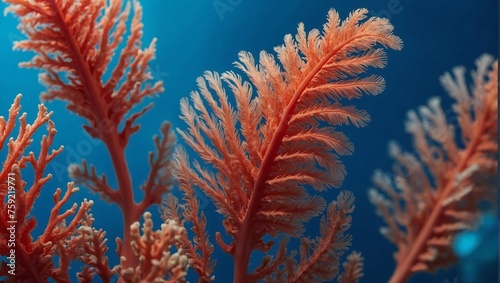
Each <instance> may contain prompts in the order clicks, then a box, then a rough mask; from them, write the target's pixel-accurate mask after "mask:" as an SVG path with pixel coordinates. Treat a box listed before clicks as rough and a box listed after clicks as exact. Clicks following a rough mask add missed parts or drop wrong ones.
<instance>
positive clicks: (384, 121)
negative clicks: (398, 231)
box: [0, 0, 498, 282]
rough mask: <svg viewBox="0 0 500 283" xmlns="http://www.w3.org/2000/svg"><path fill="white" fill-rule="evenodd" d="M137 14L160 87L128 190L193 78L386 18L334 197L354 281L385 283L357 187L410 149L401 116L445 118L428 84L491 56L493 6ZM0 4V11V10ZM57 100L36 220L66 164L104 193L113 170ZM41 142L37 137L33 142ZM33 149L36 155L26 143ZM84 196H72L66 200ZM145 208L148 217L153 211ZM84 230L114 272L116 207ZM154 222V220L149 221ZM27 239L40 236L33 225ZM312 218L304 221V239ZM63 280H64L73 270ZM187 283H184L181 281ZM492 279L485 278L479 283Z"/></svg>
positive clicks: (380, 3) (215, 219) (18, 85)
mask: <svg viewBox="0 0 500 283" xmlns="http://www.w3.org/2000/svg"><path fill="white" fill-rule="evenodd" d="M142 2H143V3H142V4H143V6H144V20H143V22H144V25H145V27H144V40H143V42H144V43H149V41H150V40H151V39H152V38H153V37H156V38H158V45H157V54H156V57H157V59H156V60H155V61H153V63H152V64H151V68H152V70H153V75H154V76H156V77H159V78H160V79H162V80H164V83H165V89H166V91H165V93H163V94H161V95H160V96H159V97H157V98H156V99H155V100H154V102H155V107H154V108H153V109H152V110H151V111H149V112H148V113H147V114H146V115H145V116H144V117H142V118H141V119H140V123H141V126H142V129H141V131H140V132H139V134H136V135H135V136H134V137H133V138H132V140H131V144H130V145H129V147H128V149H129V150H128V153H127V154H128V155H127V158H128V160H129V166H130V169H131V172H133V176H132V177H133V180H134V184H135V187H136V188H137V187H138V186H139V185H140V184H141V183H142V182H143V180H144V179H145V178H146V177H147V173H148V170H149V168H148V164H147V152H148V151H150V150H152V149H153V144H152V140H151V137H152V136H153V135H154V134H156V133H157V132H158V129H159V126H160V124H161V122H162V121H164V120H168V121H171V122H172V123H173V125H174V127H180V128H183V127H184V125H183V122H182V121H181V120H180V119H179V118H178V116H179V107H178V105H179V100H180V98H182V97H186V96H188V95H189V93H190V91H192V90H196V82H195V80H196V78H197V77H198V76H200V75H202V73H203V72H204V71H205V70H212V71H218V72H223V71H226V70H234V68H233V66H232V62H234V61H235V60H236V59H237V53H238V52H239V51H241V50H246V51H249V52H251V53H252V54H254V55H255V56H257V54H258V52H259V51H261V50H267V51H268V52H271V51H272V49H273V47H275V46H277V45H280V44H281V43H282V41H283V36H284V35H285V34H287V33H292V34H294V33H295V31H296V27H297V24H298V23H299V22H304V23H305V26H306V29H307V30H310V29H311V28H321V26H322V24H323V23H324V22H325V20H326V13H327V11H328V9H330V8H335V9H336V10H337V11H339V13H340V15H341V17H342V18H345V17H347V15H348V13H349V12H351V11H352V10H354V9H356V8H361V7H365V8H368V9H369V11H370V14H371V15H374V16H384V17H388V18H390V19H391V23H392V24H393V25H394V26H395V34H396V35H398V36H399V37H401V38H402V40H403V42H404V48H403V50H402V51H400V52H394V51H389V52H388V58H389V60H388V66H387V67H386V68H385V69H383V70H370V72H373V73H377V74H380V75H382V76H383V77H384V78H385V80H386V90H385V91H384V92H383V93H382V94H380V95H378V96H377V97H364V98H363V99H361V100H359V101H355V102H354V103H355V105H356V106H357V107H358V108H360V109H365V110H366V111H367V112H368V113H370V115H371V118H372V121H371V123H370V124H369V126H368V127H365V128H361V129H358V128H354V127H346V128H345V129H343V130H344V131H345V133H346V134H347V135H348V136H349V137H350V139H351V140H352V142H353V143H354V145H355V152H354V154H353V155H352V156H347V157H343V159H342V160H343V161H344V164H345V166H346V169H347V171H348V174H347V177H346V180H345V182H344V186H343V189H347V190H351V191H353V193H354V195H355V196H356V203H355V204H356V210H355V212H354V214H353V224H352V227H351V229H350V231H349V232H350V233H351V234H352V235H353V245H352V246H353V249H354V250H356V251H360V252H362V253H363V256H364V258H365V269H364V270H365V271H364V274H365V276H364V278H363V280H362V281H361V282H386V281H387V280H388V278H389V277H390V275H391V273H392V270H393V267H394V260H393V257H392V253H393V252H394V247H393V246H392V245H391V244H390V243H389V242H388V241H387V240H386V239H385V238H383V237H382V236H381V235H380V234H379V232H378V229H379V227H380V226H382V225H383V222H382V220H381V219H380V218H379V217H378V216H376V215H375V213H374V207H373V206H372V205H371V204H370V203H369V201H368V197H367V190H368V188H370V187H371V181H370V180H371V175H372V173H373V171H374V170H375V169H377V168H382V169H383V170H390V169H391V164H392V161H391V160H390V159H389V158H388V157H387V151H386V149H387V142H388V141H390V140H397V141H399V142H400V143H401V144H402V146H403V148H406V149H411V141H410V139H409V137H408V136H407V135H406V134H405V133H404V120H405V117H406V112H407V111H408V110H410V109H415V108H417V107H418V106H420V105H423V104H425V103H426V102H427V100H428V99H429V98H430V97H433V96H441V97H442V98H443V99H442V100H443V107H444V108H445V109H447V107H448V109H449V107H450V103H451V102H450V100H449V99H448V98H447V96H446V94H445V92H444V91H443V90H442V88H441V86H440V85H439V76H440V75H442V74H443V73H444V72H446V71H449V70H451V69H452V68H453V67H454V66H457V65H464V66H466V67H467V69H468V70H471V69H473V67H474V65H473V63H474V60H475V59H476V58H478V57H479V56H480V55H481V54H482V53H490V54H493V55H494V56H495V57H497V56H498V14H497V13H498V1H494V0H485V1H481V2H478V1H472V0H463V1H451V0H443V1H432V2H431V1H421V0H376V1H356V2H355V3H351V2H348V1H333V0H330V1H326V0H318V1H305V0H302V1H299V0H289V1H285V0H275V1H264V0H256V1H250V0H210V1H200V0H189V1H175V0H161V1H160V0H148V1H142ZM2 7H4V6H2ZM16 25H17V20H16V19H14V18H13V17H12V15H8V16H7V17H1V18H0V30H1V31H2V32H1V34H0V38H2V40H1V42H2V43H1V44H0V60H1V62H2V68H0V89H1V92H2V93H1V96H0V102H1V103H0V108H1V109H0V111H1V112H0V113H1V115H6V114H7V109H8V106H9V105H10V104H11V103H12V101H13V99H14V97H15V96H16V95H17V93H22V94H23V99H22V101H21V102H22V105H23V111H26V112H28V113H29V117H31V118H29V119H28V120H30V121H32V120H33V119H34V117H35V115H36V105H37V104H38V103H39V94H40V93H41V92H42V91H43V90H44V87H43V86H41V85H39V84H38V82H37V75H38V71H37V70H27V69H19V68H18V67H17V64H18V62H20V61H25V60H29V59H30V58H31V57H32V55H33V54H30V53H22V52H14V51H12V42H13V41H15V40H20V39H22V38H23V35H22V34H21V33H20V32H19V31H17V29H16ZM64 105H65V104H64V103H63V102H60V101H56V102H51V103H48V104H47V106H48V107H49V109H50V110H52V111H54V112H55V113H54V116H53V120H54V121H55V123H56V127H57V129H58V132H59V134H58V136H57V138H56V141H55V145H60V144H62V145H64V146H65V151H64V152H63V153H62V154H61V155H60V156H59V157H58V158H57V159H56V160H55V162H54V163H53V164H52V165H51V168H49V169H48V171H49V172H51V173H52V174H53V175H54V178H53V180H52V181H51V182H50V183H49V185H47V186H46V187H45V189H44V191H42V195H41V196H40V198H39V199H38V201H37V203H36V206H35V210H34V211H33V213H34V215H36V216H37V218H38V219H46V217H47V215H48V213H47V212H48V210H49V209H50V208H51V207H52V203H53V202H52V194H53V190H54V189H55V188H56V187H64V186H65V184H66V183H67V182H68V181H69V177H68V174H67V171H66V167H67V165H69V164H70V163H74V162H79V161H80V160H81V159H82V158H84V159H86V160H88V161H89V163H92V164H94V165H95V166H96V167H97V169H98V170H99V171H100V172H103V173H107V175H108V176H110V179H111V184H113V182H114V180H113V177H112V176H113V174H114V173H113V170H112V168H111V167H110V162H109V160H108V159H107V158H105V157H106V156H107V152H106V149H105V147H104V146H103V145H102V144H100V143H98V142H96V141H94V140H92V139H91V138H90V137H89V136H88V135H87V134H85V133H84V131H83V129H82V128H81V127H80V126H79V125H81V124H82V123H83V122H84V121H83V120H82V119H80V118H78V117H75V115H73V114H69V113H68V112H67V111H66V109H65V108H64ZM39 134H41V133H39ZM34 149H36V146H34ZM337 194H338V191H335V190H331V191H329V192H328V193H327V194H325V195H324V197H325V198H327V199H329V200H332V199H334V198H335V197H336V195H337ZM84 197H87V198H94V199H96V198H97V196H95V195H92V194H90V193H88V192H87V191H86V189H81V192H80V193H79V194H78V195H76V196H75V198H74V199H73V200H74V201H75V202H76V201H78V202H79V201H81V199H82V198H84ZM202 204H205V205H206V211H205V212H206V214H207V218H208V219H209V220H208V221H209V222H208V229H209V233H210V236H211V239H212V240H214V232H215V231H217V230H219V229H221V225H220V220H221V218H220V216H219V215H217V213H216V212H214V211H213V206H212V205H211V204H209V203H206V202H203V200H202ZM156 210H157V208H151V211H153V212H156ZM93 214H94V216H95V218H96V222H95V226H96V227H98V228H104V229H105V230H106V231H107V237H108V239H110V240H109V243H110V252H109V257H110V260H111V262H112V263H117V260H118V259H117V257H116V255H115V253H114V252H113V251H114V249H115V246H114V240H113V239H114V238H115V237H117V236H121V231H122V227H121V223H120V221H121V218H120V214H119V210H118V208H117V207H116V206H113V205H109V204H107V203H104V202H100V201H96V204H95V205H94V207H93ZM156 221H157V222H156V224H159V221H160V220H159V218H156ZM40 222H41V223H40V227H39V228H38V229H37V230H36V232H37V231H38V232H39V231H41V228H43V227H42V226H43V220H42V221H40ZM317 223H318V222H317V219H314V221H313V223H311V230H312V231H316V230H314V229H317V228H316V227H317ZM214 256H215V258H216V259H217V267H216V273H215V275H216V282H231V280H232V274H231V272H229V271H230V270H232V260H231V258H230V257H229V256H228V255H226V254H224V253H223V252H221V251H220V249H218V247H217V246H216V252H215V254H214ZM74 268H75V272H76V268H77V267H76V266H75V267H74ZM457 278H459V272H458V270H457V269H456V268H450V269H448V270H445V271H439V272H438V273H436V274H432V275H429V274H419V275H416V276H414V277H413V278H412V279H411V280H410V282H460V281H457V280H458V279H457ZM190 281H191V282H195V279H193V277H190ZM490 282H495V281H490Z"/></svg>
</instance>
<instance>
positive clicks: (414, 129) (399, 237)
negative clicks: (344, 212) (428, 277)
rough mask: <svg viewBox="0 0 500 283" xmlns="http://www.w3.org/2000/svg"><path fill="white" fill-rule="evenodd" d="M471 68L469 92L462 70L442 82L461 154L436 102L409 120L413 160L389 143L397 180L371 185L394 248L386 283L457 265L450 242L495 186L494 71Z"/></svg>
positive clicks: (494, 66) (485, 63)
mask: <svg viewBox="0 0 500 283" xmlns="http://www.w3.org/2000/svg"><path fill="white" fill-rule="evenodd" d="M476 66H477V70H476V71H475V72H473V73H472V77H473V83H474V84H473V87H472V89H471V90H470V91H469V89H468V88H467V83H466V79H465V76H464V73H465V70H464V68H461V67H459V68H455V69H454V70H453V73H454V77H453V76H451V75H450V74H449V73H446V74H445V75H444V76H442V77H441V82H442V84H443V86H444V87H445V89H446V90H447V91H448V93H449V94H450V96H451V97H452V98H454V99H455V100H456V103H455V104H454V105H453V110H454V112H455V114H456V115H457V121H458V126H459V129H460V132H461V135H462V139H461V140H462V143H463V147H461V146H460V145H459V144H458V142H457V141H456V137H455V129H454V126H453V125H451V124H448V122H447V120H446V118H447V117H446V115H445V113H444V111H443V110H442V109H441V107H440V106H439V99H437V98H434V99H431V101H430V102H429V106H427V107H421V108H420V109H419V112H420V116H421V118H419V117H418V116H417V114H416V113H415V112H414V111H410V112H408V122H407V124H406V130H407V131H408V132H409V133H411V134H412V135H413V139H414V146H415V151H416V155H417V156H418V158H417V156H415V155H413V154H410V153H403V152H401V149H400V148H399V147H398V146H397V145H396V144H395V143H392V144H391V146H390V154H391V156H392V157H393V158H394V159H395V160H396V163H397V166H395V174H396V177H395V179H394V180H392V179H391V178H390V177H389V176H388V175H384V174H382V173H381V172H377V173H375V176H374V182H375V185H376V186H377V187H378V188H379V189H380V190H381V191H382V192H383V193H384V194H386V195H387V196H388V199H387V198H386V197H385V196H384V195H382V194H380V193H379V192H378V191H376V190H371V191H370V197H371V200H372V202H373V203H374V204H375V205H376V207H377V211H378V213H379V214H380V215H381V216H382V217H383V218H384V220H385V221H386V223H387V226H388V227H385V228H383V229H382V230H381V231H382V233H383V234H384V235H385V236H386V237H387V238H388V239H389V240H390V241H392V242H394V243H395V244H396V245H397V248H398V250H397V252H396V254H395V259H396V263H397V265H396V270H395V271H394V274H393V276H392V278H391V280H390V282H391V283H396V282H405V281H406V280H407V279H408V278H409V277H410V276H411V275H412V274H413V273H415V272H418V271H432V270H435V269H437V268H440V267H444V266H446V265H448V264H450V263H452V262H454V261H455V257H454V255H453V252H452V251H451V246H450V245H451V242H452V240H453V237H454V236H455V235H456V234H457V233H458V232H460V231H463V230H464V229H470V228H472V225H473V222H474V220H475V219H476V216H477V213H478V206H477V205H478V201H479V200H482V199H487V198H488V196H489V195H490V194H491V193H492V192H493V191H494V190H496V188H497V186H498V175H497V168H498V160H497V158H496V156H497V154H498V136H497V135H498V105H497V103H498V63H497V61H495V62H493V58H492V57H491V56H489V55H483V56H481V57H480V58H479V59H478V60H477V61H476Z"/></svg>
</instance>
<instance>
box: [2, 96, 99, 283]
mask: <svg viewBox="0 0 500 283" xmlns="http://www.w3.org/2000/svg"><path fill="white" fill-rule="evenodd" d="M20 99H21V95H18V96H17V97H16V99H15V101H14V104H12V106H11V108H10V111H9V117H8V119H7V120H5V119H4V117H0V150H3V149H4V145H5V141H7V139H8V138H9V137H10V136H11V134H12V131H13V130H14V128H15V120H16V119H17V118H18V116H19V111H20V108H21V106H20ZM51 115H52V112H47V109H46V108H45V106H43V105H40V106H39V108H38V115H37V117H36V119H35V121H34V122H33V124H27V122H26V114H23V115H21V117H20V118H19V122H20V126H19V132H18V135H17V137H16V138H13V137H11V138H10V139H9V140H8V142H7V144H8V148H7V155H6V159H5V162H3V167H2V170H1V172H0V179H1V180H4V181H6V182H5V183H2V185H1V186H0V197H1V199H2V201H1V202H0V212H1V217H0V254H1V255H3V256H6V257H7V260H8V261H7V262H2V265H1V267H0V270H1V274H7V275H8V276H9V279H10V281H12V282H46V281H47V280H48V279H49V278H51V279H53V280H55V281H56V282H68V281H69V274H68V269H69V263H70V261H71V260H73V259H77V257H78V255H79V251H81V241H80V240H79V237H78V226H79V225H80V224H81V223H82V220H83V219H84V218H85V215H86V214H87V213H88V211H89V210H90V207H91V206H92V203H93V202H92V201H87V200H84V201H83V202H82V203H81V204H80V206H78V205H77V204H76V203H75V204H73V206H71V208H69V209H67V210H65V211H64V210H63V206H64V205H66V204H67V203H68V201H69V198H70V197H71V196H72V195H73V194H74V193H75V192H76V191H78V189H77V188H75V187H74V186H73V183H68V186H67V188H66V190H65V192H64V193H63V191H62V190H61V189H57V190H56V192H55V193H54V207H53V208H52V209H51V210H50V217H49V220H48V223H47V224H46V226H45V229H44V231H43V233H42V234H41V235H39V236H38V237H37V238H36V240H34V239H33V237H34V235H32V233H33V229H35V227H36V226H37V224H38V223H37V221H36V219H35V217H33V216H31V215H30V212H31V210H32V209H33V205H34V203H35V202H36V199H37V197H38V196H39V195H40V193H41V191H42V189H43V187H44V186H46V184H47V182H48V181H49V180H50V178H51V175H50V174H49V175H45V173H44V172H45V169H46V167H47V164H48V163H49V162H50V161H52V160H53V159H54V158H55V157H56V156H57V155H58V154H59V153H60V152H61V151H62V147H60V148H59V149H57V150H52V151H50V148H51V146H52V143H53V140H54V136H55V134H56V129H55V127H54V123H53V122H52V121H51V120H50V116H51ZM44 125H46V126H47V132H48V135H46V136H43V138H42V141H41V143H40V146H41V149H40V153H39V154H38V156H36V155H35V153H34V152H29V153H27V152H26V151H27V149H28V148H29V146H30V144H31V143H32V141H33V140H32V137H33V135H34V134H35V132H36V131H38V130H39V129H40V128H41V127H42V126H44ZM28 166H31V167H32V168H33V171H34V179H33V182H32V183H31V186H27V183H26V182H25V181H24V180H23V178H22V174H21V173H22V172H23V171H24V170H25V169H26V168H27V167H28ZM72 215H73V217H72V218H71V216H72ZM57 257H59V261H58V265H55V262H54V259H55V258H57Z"/></svg>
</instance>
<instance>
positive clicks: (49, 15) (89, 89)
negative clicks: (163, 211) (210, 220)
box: [4, 0, 174, 265]
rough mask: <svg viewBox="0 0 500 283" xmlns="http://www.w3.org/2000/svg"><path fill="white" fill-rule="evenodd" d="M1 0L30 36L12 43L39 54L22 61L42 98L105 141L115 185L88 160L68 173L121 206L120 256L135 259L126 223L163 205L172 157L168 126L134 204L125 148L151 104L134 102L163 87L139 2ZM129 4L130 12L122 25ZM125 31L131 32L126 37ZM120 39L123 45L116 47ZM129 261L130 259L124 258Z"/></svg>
mask: <svg viewBox="0 0 500 283" xmlns="http://www.w3.org/2000/svg"><path fill="white" fill-rule="evenodd" d="M4 2H5V3H7V4H10V5H9V7H8V8H7V10H6V11H8V12H11V13H14V14H15V15H17V16H18V17H19V19H20V22H21V24H20V25H19V29H20V30H21V31H22V32H23V33H24V34H25V35H26V36H27V37H28V39H27V40H22V41H19V42H16V43H15V45H14V48H15V49H20V50H28V51H34V52H36V55H35V56H34V57H33V59H32V60H31V61H29V62H24V63H21V64H20V66H22V67H33V68H39V69H41V70H43V71H44V72H43V73H41V74H40V81H41V82H42V83H43V84H44V85H45V86H46V87H47V91H46V92H45V93H43V94H42V96H41V97H42V99H44V100H53V99H60V100H64V101H66V102H67V103H68V104H67V108H68V109H69V110H70V111H72V112H74V113H76V114H77V115H79V116H82V117H84V118H85V119H86V120H87V122H88V124H86V125H84V128H85V130H86V131H87V132H88V133H89V134H90V135H91V136H92V137H94V138H96V139H99V140H101V141H102V142H103V143H104V144H105V145H106V147H107V149H108V152H109V154H110V158H111V161H112V163H113V167H114V169H115V177H116V180H117V182H118V187H117V188H112V187H110V185H109V184H108V182H107V179H106V176H99V175H98V174H97V173H96V171H97V170H96V169H95V168H94V167H92V166H91V167H90V168H88V167H87V164H86V163H85V162H84V163H83V165H82V166H71V167H70V173H71V175H72V177H73V178H74V179H75V181H76V182H77V183H80V184H83V185H85V186H86V187H88V188H89V189H91V190H92V191H94V192H96V193H98V194H99V195H100V196H101V197H102V198H103V199H105V200H107V201H110V202H112V203H115V204H117V205H118V206H119V207H120V209H121V211H122V214H123V222H124V225H123V227H124V232H123V235H124V239H123V242H124V247H123V256H125V257H130V258H131V259H132V258H135V256H134V253H133V251H132V248H131V246H130V244H129V243H130V242H131V239H130V238H129V237H130V227H131V225H132V224H133V223H134V222H135V221H138V220H139V218H140V216H141V215H142V214H143V213H144V212H145V210H146V209H147V208H148V207H149V206H151V205H153V204H159V203H161V200H162V198H161V195H162V194H164V193H165V192H167V191H168V190H169V189H170V187H171V186H172V183H173V182H172V180H171V175H170V161H169V157H170V152H171V151H172V146H173V143H174V137H173V135H171V134H170V133H169V129H170V127H169V125H168V124H165V125H163V126H162V129H161V133H162V135H163V137H164V139H162V140H161V141H160V140H159V139H156V138H155V141H156V143H157V144H156V145H157V149H158V153H157V156H156V158H155V156H154V155H153V154H151V155H150V164H151V172H150V174H149V176H148V179H147V180H146V182H145V183H144V185H143V186H142V187H141V188H142V190H143V192H144V197H143V199H142V200H141V201H140V202H139V203H136V202H135V201H134V190H133V187H132V180H131V174H130V170H129V168H128V164H127V160H126V158H125V148H126V146H127V144H128V141H129V138H130V136H131V135H133V134H134V133H136V132H137V131H138V130H139V128H140V126H139V125H137V124H135V121H136V120H137V119H138V118H139V117H140V116H142V115H143V114H144V113H145V112H146V111H147V110H148V109H150V108H151V107H152V104H150V105H148V106H146V107H144V108H142V109H141V110H139V111H137V112H134V110H133V108H134V107H136V106H137V107H138V106H140V104H141V103H142V101H143V99H144V98H147V97H151V96H154V95H155V94H157V93H160V92H163V86H162V82H161V81H157V82H151V83H150V81H151V79H152V76H151V73H150V71H149V70H148V63H149V62H150V61H151V60H152V59H154V53H155V42H156V40H155V39H154V40H153V41H152V42H151V44H150V45H149V46H148V47H147V48H145V49H141V45H142V43H141V37H142V27H143V25H142V22H141V20H142V19H141V18H142V7H141V6H140V4H139V2H138V1H132V5H130V2H128V1H127V4H126V5H125V8H122V7H123V6H124V5H123V1H122V0H111V1H105V0H93V1H91V0H78V1H64V0H40V1H22V0H4ZM131 9H132V10H133V16H132V20H131V23H130V26H129V27H128V29H127V21H128V18H129V16H130V13H131ZM127 32H128V38H127V40H126V41H125V42H123V41H124V40H123V39H124V36H125V34H127ZM122 43H123V44H124V46H123V47H120V46H121V45H122ZM119 47H120V48H121V49H119ZM115 53H118V55H117V56H116V58H114V55H115ZM113 59H114V60H113ZM113 61H115V62H116V63H115V64H114V66H113V65H112V62H113ZM127 264H131V265H134V264H135V263H134V262H133V261H132V260H129V261H127Z"/></svg>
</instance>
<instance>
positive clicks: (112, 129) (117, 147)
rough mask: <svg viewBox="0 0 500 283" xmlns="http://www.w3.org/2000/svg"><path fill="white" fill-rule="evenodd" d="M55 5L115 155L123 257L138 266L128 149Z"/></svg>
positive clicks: (102, 129)
mask: <svg viewBox="0 0 500 283" xmlns="http://www.w3.org/2000/svg"><path fill="white" fill-rule="evenodd" d="M50 3H51V4H52V11H54V13H55V17H56V19H57V20H58V21H59V23H60V24H59V25H58V26H59V27H60V28H61V31H62V33H63V34H64V35H65V37H66V40H67V43H68V45H69V46H68V48H69V49H70V50H71V53H72V54H73V57H72V58H73V60H75V62H74V66H75V69H77V70H78V72H79V74H80V76H81V79H82V83H83V85H84V86H85V88H86V90H87V91H86V94H87V95H88V96H89V100H90V101H92V102H93V103H92V105H91V107H93V108H94V111H92V112H93V113H94V115H96V116H97V117H95V120H96V122H98V123H100V125H99V126H98V128H99V130H100V133H99V134H100V138H101V139H102V141H103V142H104V143H105V144H106V147H107V148H108V152H109V154H110V156H111V160H112V162H113V167H114V169H115V173H116V179H117V182H118V188H119V189H118V190H119V192H120V194H119V199H118V200H114V201H116V203H117V204H118V205H119V206H120V209H121V210H122V215H123V237H124V240H123V243H124V246H123V254H122V256H124V257H126V258H127V261H126V264H127V266H135V265H136V262H134V259H135V256H134V254H133V252H132V248H131V246H130V240H131V239H130V225H132V223H134V222H135V221H136V220H137V219H134V216H135V215H136V214H137V213H135V207H136V205H135V203H134V193H133V190H132V181H131V179H130V171H129V169H128V165H127V162H126V159H125V147H124V146H122V145H121V143H120V138H119V135H118V131H117V127H118V125H115V124H111V121H109V120H108V118H107V115H106V109H105V108H104V105H106V104H105V103H104V101H102V98H101V96H100V93H101V91H100V86H99V83H98V82H97V81H96V78H95V77H94V76H93V75H92V72H91V70H90V68H89V66H88V64H86V62H85V60H84V58H83V56H82V54H81V52H80V48H79V46H78V44H77V42H76V40H75V38H74V36H73V34H72V33H71V31H70V30H69V29H68V26H67V25H66V23H65V21H64V17H63V14H62V12H61V10H60V9H59V5H57V3H55V1H51V2H50ZM139 214H140V213H139Z"/></svg>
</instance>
